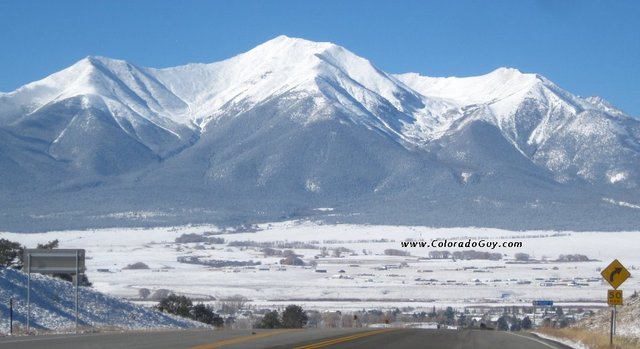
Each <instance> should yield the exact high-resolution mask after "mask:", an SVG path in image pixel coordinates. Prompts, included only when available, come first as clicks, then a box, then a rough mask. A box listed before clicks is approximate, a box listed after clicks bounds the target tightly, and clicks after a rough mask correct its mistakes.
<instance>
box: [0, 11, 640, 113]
mask: <svg viewBox="0 0 640 349" xmlns="http://www.w3.org/2000/svg"><path fill="white" fill-rule="evenodd" d="M280 34H285V35H288V36H292V37H302V38H306V39H309V40H315V41H331V42H334V43H337V44H339V45H342V46H344V47H346V48H348V49H349V50H351V51H353V52H355V53H356V54H358V55H360V56H363V57H366V58H368V59H369V60H371V61H372V62H373V63H374V64H375V65H377V66H378V67H380V68H381V69H383V70H385V71H387V72H391V73H403V72H410V71H411V72H418V73H421V74H423V75H429V76H452V75H455V76H468V75H480V74H484V73H487V72H489V71H491V70H493V69H495V68H497V67H501V66H508V67H515V68H518V69H520V70H522V71H524V72H535V73H539V74H542V75H544V76H546V77H547V78H549V79H551V80H553V81H554V82H556V83H557V84H558V85H560V86H561V87H563V88H565V89H567V90H569V91H570V92H573V93H576V94H579V95H582V96H588V95H600V96H602V97H604V98H605V99H607V100H609V101H611V102H612V103H614V104H615V105H617V106H618V107H620V108H622V109H623V110H625V111H626V112H628V113H630V114H632V115H636V116H640V1H635V0H616V1H595V0H594V1H589V0H584V1H580V0H518V1H515V0H486V1H480V0H469V1H452V0H447V1H425V0H416V1H406V0H394V1H391V0H389V1H372V0H369V1H359V0H349V1H346V0H339V1H334V0H322V1H320V0H318V1H279V0H263V1H257V0H256V1H242V0H233V1H204V0H200V1H177V0H176V1H165V0H153V1H148V0H135V1H133V0H126V1H125V0H108V1H89V0H82V1H71V0H69V1H65V0H61V1H35V0H32V1H27V0H25V1H18V0H13V1H11V0H5V1H0V45H1V46H0V91H3V92H8V91H12V90H14V89H16V88H17V87H19V86H21V85H23V84H25V83H27V82H30V81H33V80H37V79H40V78H43V77H45V76H47V75H49V74H51V73H53V72H55V71H58V70H60V69H63V68H65V67H67V66H69V65H71V64H73V63H74V62H76V61H78V60H79V59H81V58H83V57H85V56H87V55H102V56H107V57H112V58H121V59H126V60H128V61H131V62H133V63H135V64H138V65H142V66H150V67H158V68H160V67H167V66H175V65H179V64H185V63H189V62H213V61H218V60H222V59H225V58H229V57H231V56H234V55H236V54H238V53H241V52H244V51H246V50H249V49H251V48H252V47H254V46H256V45H258V44H260V43H262V42H264V41H267V40H269V39H271V38H273V37H275V36H278V35H280Z"/></svg>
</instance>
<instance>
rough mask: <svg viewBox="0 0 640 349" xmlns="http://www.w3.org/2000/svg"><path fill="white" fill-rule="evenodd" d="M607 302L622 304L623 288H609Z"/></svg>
mask: <svg viewBox="0 0 640 349" xmlns="http://www.w3.org/2000/svg"><path fill="white" fill-rule="evenodd" d="M607 303H608V304H609V305H622V290H608V291H607Z"/></svg>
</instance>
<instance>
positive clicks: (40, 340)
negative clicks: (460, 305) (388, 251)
mask: <svg viewBox="0 0 640 349" xmlns="http://www.w3.org/2000/svg"><path fill="white" fill-rule="evenodd" d="M0 348H12V349H27V348H29V349H63V348H64V349H67V348H79V349H80V348H86V349H103V348H127V349H137V348H139V349H146V348H154V349H163V348H167V349H168V348H171V349H181V348H184V349H217V348H225V349H264V348H269V349H292V348H295V349H320V348H332V349H356V348H357V349H362V348H394V349H408V348H411V349H413V348H424V349H430V348H434V349H436V348H437V349H446V348H452V349H495V348H505V349H509V348H519V349H567V348H568V347H566V346H564V345H562V344H559V343H555V342H551V341H547V340H542V339H540V338H537V337H534V336H531V335H527V334H524V333H521V334H512V333H507V332H500V331H480V330H423V329H326V330H324V329H323V330H315V329H307V330H254V331H249V330H245V331H241V330H238V331H230V330H229V331H224V330H223V331H202V330H200V331H166V332H138V333H135V332H127V333H102V334H84V335H78V336H75V335H54V336H32V337H14V338H0Z"/></svg>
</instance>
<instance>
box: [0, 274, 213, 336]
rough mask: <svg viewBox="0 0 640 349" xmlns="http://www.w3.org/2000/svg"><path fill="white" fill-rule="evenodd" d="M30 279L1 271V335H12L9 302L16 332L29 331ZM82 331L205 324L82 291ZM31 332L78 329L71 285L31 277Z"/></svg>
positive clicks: (96, 293)
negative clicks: (28, 298)
mask: <svg viewBox="0 0 640 349" xmlns="http://www.w3.org/2000/svg"><path fill="white" fill-rule="evenodd" d="M26 296H27V275H26V274H24V273H22V272H18V271H15V270H12V269H0V299H2V300H3V302H2V303H1V304H0V333H8V332H9V299H10V298H12V299H13V304H14V313H13V319H14V330H15V331H17V328H18V327H20V328H21V329H23V330H24V329H25V328H26V315H27V302H26V301H27V297H26ZM79 305H80V306H79V323H78V325H79V327H80V329H81V330H82V329H87V328H93V329H109V330H113V329H128V330H148V329H159V328H192V327H201V326H202V324H198V323H196V322H192V321H189V320H185V319H181V318H176V317H174V316H170V315H166V314H163V313H159V312H156V311H153V310H150V309H147V308H144V307H142V306H138V305H134V304H132V303H130V302H127V301H124V300H121V299H119V298H116V297H113V296H108V295H105V294H103V293H99V292H97V291H95V290H93V289H91V288H86V287H80V292H79ZM31 328H32V329H33V330H35V331H38V332H41V331H49V330H51V331H55V332H64V331H72V330H73V329H74V328H75V287H74V286H73V284H72V283H70V282H65V281H61V280H58V279H53V278H51V277H48V276H43V275H39V274H32V275H31Z"/></svg>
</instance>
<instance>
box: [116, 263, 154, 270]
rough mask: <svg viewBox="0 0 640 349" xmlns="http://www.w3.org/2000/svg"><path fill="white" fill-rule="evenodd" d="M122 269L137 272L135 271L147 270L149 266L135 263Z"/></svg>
mask: <svg viewBox="0 0 640 349" xmlns="http://www.w3.org/2000/svg"><path fill="white" fill-rule="evenodd" d="M122 269H131V270H137V269H149V266H148V265H146V264H145V263H142V262H136V263H133V264H129V265H127V266H126V267H124V268H122Z"/></svg>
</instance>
